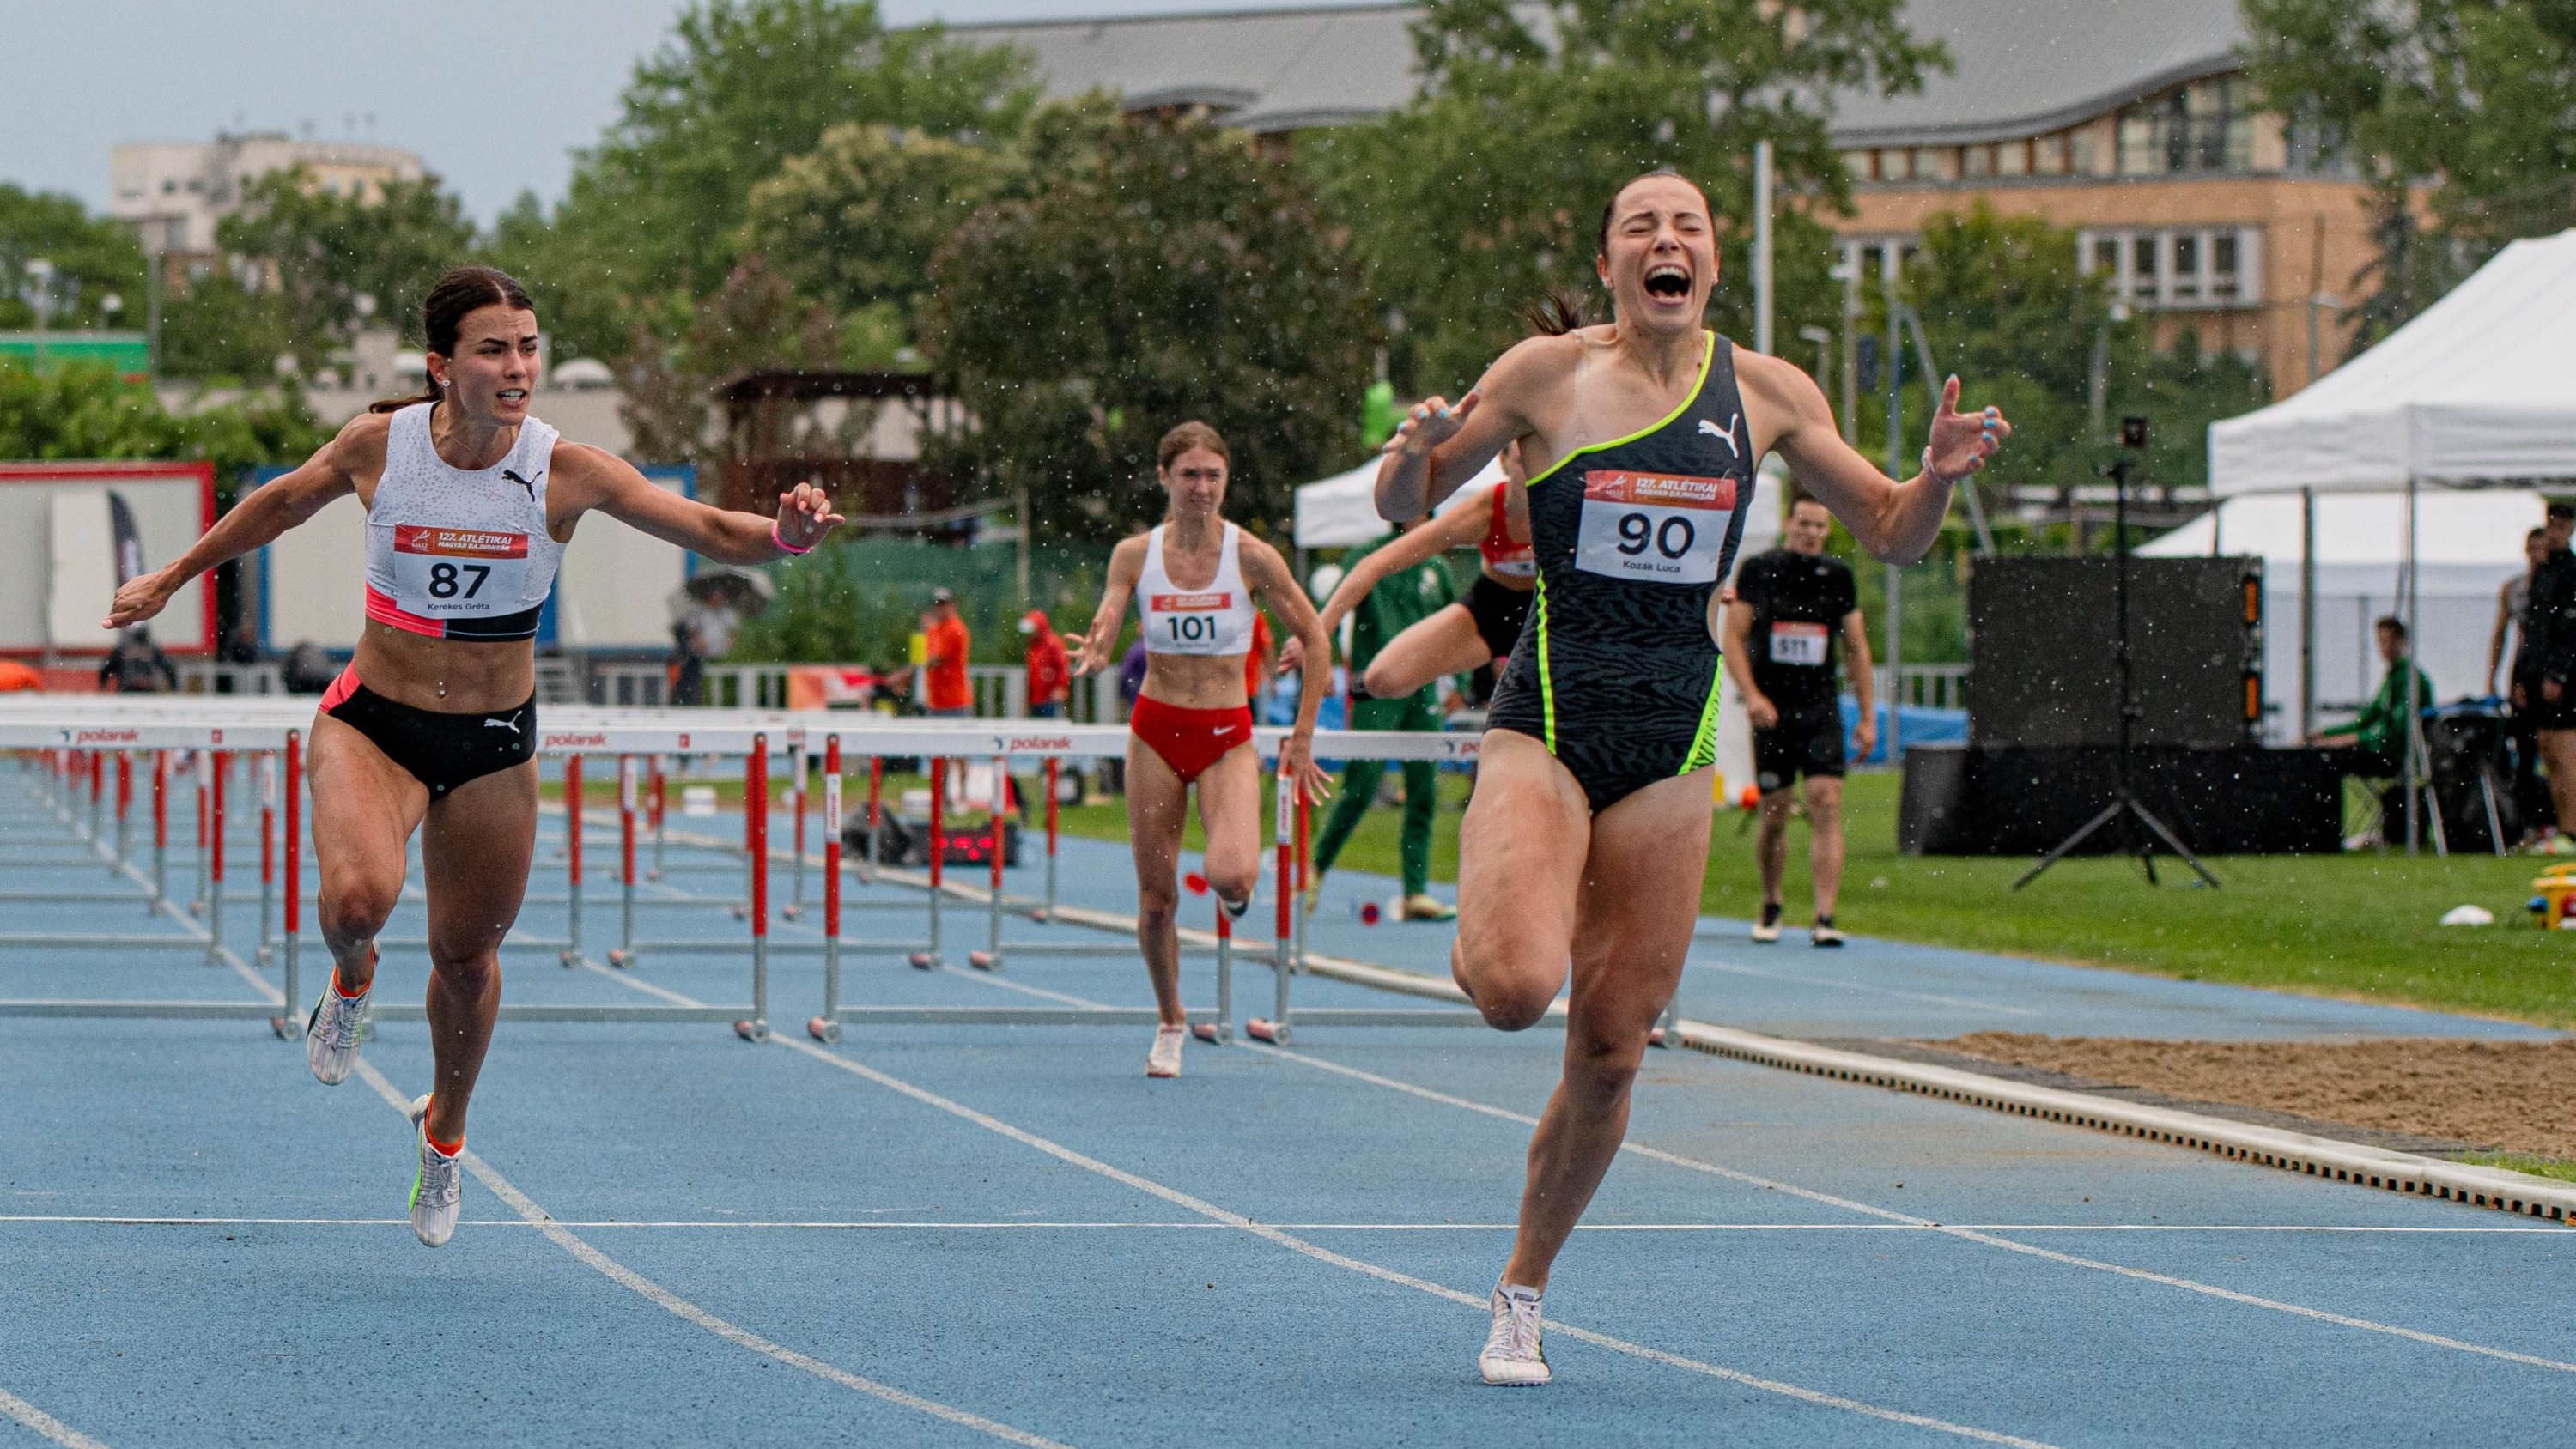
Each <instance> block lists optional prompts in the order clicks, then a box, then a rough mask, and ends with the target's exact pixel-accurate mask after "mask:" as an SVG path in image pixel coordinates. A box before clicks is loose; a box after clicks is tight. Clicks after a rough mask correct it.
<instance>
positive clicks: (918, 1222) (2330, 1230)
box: [0, 1213, 2567, 1238]
mask: <svg viewBox="0 0 2576 1449" xmlns="http://www.w3.org/2000/svg"><path fill="white" fill-rule="evenodd" d="M554 1221H555V1222H556V1223H558V1224H560V1225H562V1226H564V1227H567V1228H583V1229H599V1228H606V1229H620V1228H651V1229H657V1230H671V1231H677V1230H684V1229H699V1228H705V1229H716V1230H724V1229H758V1230H761V1231H765V1232H789V1231H800V1230H801V1231H809V1232H835V1233H838V1232H862V1231H901V1232H944V1231H949V1230H958V1231H967V1232H1009V1231H1028V1232H1091V1231H1101V1232H1107V1231H1140V1232H1144V1231H1150V1232H1233V1231H1234V1230H1235V1229H1234V1228H1233V1226H1232V1225H1231V1224H1228V1223H1219V1222H1209V1221H1206V1220H1204V1219H1187V1220H1179V1219H1174V1220H1135V1219H1103V1220H1099V1221H1063V1222H1051V1221H1038V1220H1033V1219H1026V1218H1004V1219H993V1220H987V1219H950V1218H846V1219H840V1218H780V1219H774V1220H772V1219H749V1218H672V1219H654V1218H583V1219H576V1218H556V1219H554ZM0 1223H27V1224H38V1225H42V1224H47V1223H68V1224H74V1225H81V1226H91V1227H111V1228H115V1227H124V1228H235V1227H240V1228H390V1227H407V1226H409V1225H410V1220H409V1219H407V1218H223V1217H185V1216H169V1215H161V1216H152V1215H144V1214H94V1213H0ZM459 1225H460V1226H463V1227H469V1228H525V1227H533V1226H534V1224H532V1223H530V1222H529V1221H528V1220H527V1219H525V1218H464V1219H460V1220H459ZM1270 1226H1271V1227H1274V1228H1283V1229H1286V1230H1288V1231H1290V1232H1298V1233H1508V1232H1512V1231H1514V1230H1515V1229H1516V1227H1517V1226H1518V1225H1517V1224H1514V1223H1295V1222H1274V1223H1271V1224H1270ZM1960 1228H1966V1229H1973V1230H1976V1231H1981V1232H1989V1233H2165V1234H2179V1233H2277V1234H2284V1235H2289V1234H2300V1233H2317V1234H2333V1235H2343V1236H2380V1235H2387V1236H2400V1237H2406V1236H2412V1237H2531V1238H2543V1237H2546V1238H2564V1237H2566V1236H2567V1230H2566V1229H2565V1228H2563V1227H2545V1228H2541V1227H2530V1228H2525V1227H2499V1228H2427V1227H2372V1226H2369V1225H2367V1224H2360V1225H2347V1224H2313V1223H1758V1222H1757V1223H1577V1224H1575V1225H1574V1230H1575V1231H1576V1232H1578V1233H1943V1232H1948V1231H1951V1230H1954V1229H1960Z"/></svg>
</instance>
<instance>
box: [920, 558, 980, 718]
mask: <svg viewBox="0 0 2576 1449" xmlns="http://www.w3.org/2000/svg"><path fill="white" fill-rule="evenodd" d="M922 632H923V635H924V643H925V644H926V646H927V647H928V649H929V654H930V657H929V658H928V659H926V660H924V661H923V662H922V666H921V667H922V668H923V669H924V670H926V671H928V688H927V690H926V691H925V693H926V695H927V700H926V703H927V706H928V709H927V712H928V713H930V714H932V715H936V716H946V717H950V718H963V717H965V716H967V715H970V714H973V713H974V712H975V690H974V687H973V686H972V685H970V684H968V683H967V682H966V650H967V647H968V645H969V644H970V642H971V641H970V640H969V638H968V636H967V633H966V621H965V620H963V619H960V618H958V617H957V596H956V595H954V594H951V593H950V592H948V591H947V590H946V589H933V590H931V591H930V627H929V628H928V629H925V630H924V631H922Z"/></svg>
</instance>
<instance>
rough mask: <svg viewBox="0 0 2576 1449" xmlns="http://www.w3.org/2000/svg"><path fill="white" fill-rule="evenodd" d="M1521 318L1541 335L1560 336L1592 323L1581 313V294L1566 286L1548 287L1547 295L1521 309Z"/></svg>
mask: <svg viewBox="0 0 2576 1449" xmlns="http://www.w3.org/2000/svg"><path fill="white" fill-rule="evenodd" d="M1521 320H1522V321H1524V322H1527V323H1528V324H1529V325H1530V330H1531V331H1533V332H1535V333H1537V334H1538V335H1539V336H1541V337H1562V336H1564V335H1565V334H1566V333H1568V332H1572V331H1575V330H1576V329H1578V328H1583V327H1589V326H1591V325H1592V322H1591V319H1590V318H1587V317H1585V316H1584V315H1583V295H1582V294H1581V293H1579V292H1576V291H1574V290H1572V289H1571V288H1567V287H1550V288H1548V289H1547V295H1546V296H1544V297H1541V298H1539V299H1538V300H1537V301H1535V302H1533V303H1531V304H1530V305H1529V306H1527V307H1525V308H1523V309H1522V311H1521Z"/></svg>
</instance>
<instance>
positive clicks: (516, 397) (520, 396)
mask: <svg viewBox="0 0 2576 1449" xmlns="http://www.w3.org/2000/svg"><path fill="white" fill-rule="evenodd" d="M498 396H499V397H500V399H501V401H503V402H526V401H527V400H528V390H527V389H526V388H524V387H505V388H503V389H501V391H500V393H499V394H498Z"/></svg>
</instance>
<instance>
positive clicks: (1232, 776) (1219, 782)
mask: <svg viewBox="0 0 2576 1449" xmlns="http://www.w3.org/2000/svg"><path fill="white" fill-rule="evenodd" d="M1198 786H1199V827H1200V830H1201V832H1202V833H1203V834H1204V835H1205V836H1206V838H1207V878H1208V880H1209V881H1210V883H1212V884H1213V885H1214V886H1215V887H1216V889H1217V891H1218V893H1219V894H1221V895H1227V896H1232V897H1234V898H1236V899H1240V898H1241V897H1242V895H1243V894H1244V893H1247V892H1249V891H1250V890H1251V889H1252V886H1253V881H1254V878H1255V877H1256V876H1257V875H1258V874H1259V873H1260V869H1261V756H1260V754H1259V753H1258V752H1257V751H1255V750H1254V749H1253V747H1252V746H1250V745H1237V746H1235V747H1234V748H1233V749H1231V750H1228V751H1227V752H1226V754H1225V757H1224V758H1223V759H1220V760H1218V761H1217V762H1216V763H1215V764H1213V765H1210V766H1208V767H1207V769H1206V770H1205V771H1204V772H1202V773H1201V774H1200V775H1199V779H1198Z"/></svg>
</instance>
